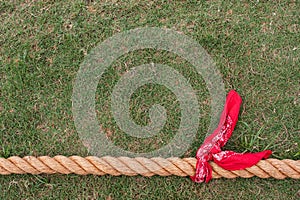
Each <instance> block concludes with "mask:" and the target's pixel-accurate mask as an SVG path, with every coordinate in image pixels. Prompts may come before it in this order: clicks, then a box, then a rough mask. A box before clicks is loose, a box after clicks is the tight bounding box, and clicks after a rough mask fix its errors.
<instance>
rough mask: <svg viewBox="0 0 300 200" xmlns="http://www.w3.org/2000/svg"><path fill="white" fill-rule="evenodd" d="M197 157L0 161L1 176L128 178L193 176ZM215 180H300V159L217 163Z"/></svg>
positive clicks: (55, 157)
mask: <svg viewBox="0 0 300 200" xmlns="http://www.w3.org/2000/svg"><path fill="white" fill-rule="evenodd" d="M196 162H197V160H196V158H176V157H171V158H160V157H155V158H143V157H136V158H129V157H110V156H106V157H95V156H88V157H85V158H84V157H80V156H70V157H66V156H61V155H57V156H54V157H49V156H40V157H34V156H26V157H24V158H20V157H18V156H12V157H9V158H0V174H1V175H8V174H55V173H60V174H71V173H74V174H79V175H87V174H94V175H100V176H102V175H106V174H109V175H113V176H119V175H126V176H136V175H142V176H147V177H149V176H153V175H159V176H169V175H175V176H193V175H194V174H195V166H196ZM210 165H211V166H212V169H213V172H212V176H213V178H221V177H224V178H236V177H242V178H250V177H253V176H257V177H260V178H270V177H273V178H275V179H284V178H287V177H289V178H293V179H300V160H290V159H284V160H277V159H266V160H261V161H259V162H258V163H257V164H256V165H254V166H252V167H250V168H246V169H244V170H234V171H228V170H225V169H223V168H221V167H219V166H218V165H217V164H215V163H214V162H210Z"/></svg>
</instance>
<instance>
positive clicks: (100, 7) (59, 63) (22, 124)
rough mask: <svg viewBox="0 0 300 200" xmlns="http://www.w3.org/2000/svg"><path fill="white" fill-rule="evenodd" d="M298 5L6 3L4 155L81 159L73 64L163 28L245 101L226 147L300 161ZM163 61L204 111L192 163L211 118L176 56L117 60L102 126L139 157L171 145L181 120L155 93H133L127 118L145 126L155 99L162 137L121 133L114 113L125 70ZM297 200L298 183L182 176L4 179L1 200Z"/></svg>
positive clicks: (0, 59) (200, 84) (103, 84)
mask: <svg viewBox="0 0 300 200" xmlns="http://www.w3.org/2000/svg"><path fill="white" fill-rule="evenodd" d="M299 10H300V3H299V2H298V1H278V2H277V3H275V2H274V3H268V2H264V1H249V2H247V3H246V2H244V3H228V2H227V3H225V2H223V1H221V0H214V1H209V2H205V3H198V2H196V1H193V0H190V1H166V2H165V1H145V2H139V1H136V0H131V1H128V2H127V1H126V2H125V1H115V0H114V1H103V2H102V1H94V2H91V3H89V4H87V2H86V1H83V0H82V1H80V0H74V1H50V0H48V1H33V0H26V1H18V0H14V1H1V2H0V15H1V16H0V18H1V20H0V21H1V25H0V157H5V158H7V157H9V156H13V155H18V156H25V155H34V156H41V155H50V156H54V155H58V154H62V155H66V156H69V155H80V156H87V155H89V152H88V151H87V149H86V148H85V146H84V145H83V143H82V141H81V140H80V138H79V136H78V134H77V132H76V129H75V125H74V121H73V116H72V101H71V99H72V90H73V84H74V80H75V78H76V73H77V71H78V70H79V66H80V63H82V61H83V60H84V58H85V55H87V54H88V53H89V52H90V51H91V49H93V47H95V46H97V44H99V43H100V42H102V41H104V40H105V39H106V38H108V37H111V36H113V35H114V34H116V33H119V32H122V31H126V30H130V29H134V28H137V27H161V28H169V29H172V30H176V31H179V32H182V33H184V34H186V35H187V36H189V37H191V38H193V39H195V40H196V41H197V42H199V44H201V45H202V46H203V47H204V48H205V49H206V50H207V52H208V53H209V54H210V55H211V57H212V58H213V59H214V61H215V62H216V66H217V68H218V70H219V71H220V72H221V74H222V77H223V81H224V84H225V89H226V91H229V90H230V89H235V90H237V92H238V93H239V94H240V95H241V96H242V98H243V105H242V108H241V112H240V117H239V121H238V123H237V126H236V129H235V131H234V132H233V136H232V138H231V139H230V140H229V142H228V144H227V145H226V147H225V148H226V149H230V150H234V151H238V152H245V151H247V152H256V151H261V150H264V149H271V150H272V151H273V152H274V153H273V154H272V157H273V158H278V159H283V158H289V159H294V160H298V159H300V127H299V125H300V124H299V113H300V106H299V103H300V85H299V80H300V67H299V66H300V64H299V63H300V56H299V55H300V15H299ZM150 62H154V63H161V64H166V65H169V66H170V67H172V68H174V69H176V70H177V71H179V72H180V74H182V75H183V76H184V77H186V78H187V79H189V82H190V84H191V85H192V87H193V89H194V90H195V91H196V92H197V97H198V100H199V106H200V110H201V118H200V126H199V129H198V133H197V139H196V140H195V141H194V142H193V144H192V146H191V148H190V149H189V150H188V151H187V152H186V154H185V155H184V156H185V157H189V156H194V155H195V152H196V149H197V147H199V146H200V144H201V143H202V141H203V139H204V136H205V133H206V131H207V128H208V124H209V122H210V101H209V93H208V90H207V88H206V85H205V82H204V80H203V78H202V77H201V76H199V75H198V74H197V73H196V72H195V70H194V69H193V66H192V65H191V64H189V63H188V62H186V61H185V60H184V59H183V58H181V57H179V56H177V55H175V54H172V53H168V52H164V51H156V50H139V51H134V52H131V53H128V54H126V55H124V56H122V57H120V58H119V59H117V60H116V61H115V62H114V63H113V65H112V66H111V67H109V69H108V70H107V71H105V73H104V74H103V78H102V79H101V80H100V82H99V84H98V88H97V94H96V109H97V111H98V112H97V118H98V120H99V123H101V125H102V128H103V129H104V130H105V132H106V134H107V137H109V138H110V139H111V141H113V142H114V143H115V144H116V145H118V146H120V147H122V148H124V149H127V150H130V151H136V152H144V151H150V150H153V149H157V148H159V147H161V146H163V144H165V143H168V141H169V140H170V139H171V138H172V136H173V135H174V134H176V130H177V129H178V122H179V120H180V112H178V109H179V104H178V102H176V96H174V94H172V92H170V91H169V90H168V89H166V88H165V87H163V86H158V85H151V84H149V85H146V86H144V87H141V88H139V89H138V90H137V91H135V93H134V94H133V96H132V98H131V102H130V107H131V114H132V118H133V119H134V120H135V121H136V122H137V123H138V124H141V125H146V124H147V122H148V121H149V117H148V110H149V108H150V107H151V106H152V105H153V104H155V103H160V104H161V105H163V106H165V108H166V109H167V110H168V121H167V124H166V126H165V127H164V128H163V130H162V131H161V132H160V133H159V134H158V136H156V137H153V138H150V139H147V140H146V139H137V138H134V137H131V136H128V135H126V134H124V133H123V132H122V131H121V130H120V129H119V128H118V126H117V124H116V122H115V121H114V119H113V116H112V114H111V112H110V109H109V108H110V107H109V105H110V101H111V99H110V94H111V91H112V89H113V87H114V85H115V84H116V83H117V81H118V79H120V77H121V76H122V74H123V73H124V72H126V71H127V70H129V69H131V68H132V67H135V66H138V65H141V64H146V63H150ZM132 198H134V199H289V200H291V199H299V198H300V183H299V180H291V179H285V180H274V179H259V178H250V179H239V178H238V179H234V180H229V179H218V180H212V181H211V182H210V183H208V184H195V183H193V182H192V181H190V179H189V178H180V177H173V176H171V177H157V176H155V177H152V178H145V177H140V176H137V177H123V176H122V177H112V176H103V177H96V176H77V175H68V176H66V175H10V176H0V199H107V200H108V199H132Z"/></svg>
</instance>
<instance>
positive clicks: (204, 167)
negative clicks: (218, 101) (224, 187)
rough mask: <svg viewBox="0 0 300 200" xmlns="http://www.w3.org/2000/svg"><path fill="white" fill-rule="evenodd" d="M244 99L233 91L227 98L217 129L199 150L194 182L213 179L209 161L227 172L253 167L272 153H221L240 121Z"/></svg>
mask: <svg viewBox="0 0 300 200" xmlns="http://www.w3.org/2000/svg"><path fill="white" fill-rule="evenodd" d="M241 103H242V99H241V97H240V96H239V94H238V93H237V92H236V91H234V90H231V91H230V92H229V93H228V95H227V98H226V103H225V106H224V110H223V112H222V115H221V117H220V123H219V125H218V127H217V129H216V130H215V131H214V132H213V133H212V134H211V135H209V136H208V137H207V138H206V139H205V141H204V143H203V144H202V145H201V147H200V148H199V149H198V151H197V154H196V158H197V164H196V173H195V175H194V176H192V177H191V179H192V180H193V181H194V182H197V183H201V182H204V181H205V182H209V180H210V179H211V178H212V168H211V166H210V165H209V163H208V161H211V160H213V161H214V162H215V163H216V164H217V165H219V166H220V167H222V168H224V169H226V170H241V169H245V168H248V167H251V166H253V165H255V164H256V163H258V162H259V161H260V160H261V159H263V158H268V157H269V156H270V155H271V153H272V151H270V150H265V151H262V152H258V153H236V152H233V151H221V147H223V146H224V145H225V144H226V142H227V141H228V139H229V138H230V136H231V134H232V131H233V130H234V127H235V125H236V122H237V120H238V115H239V110H240V105H241Z"/></svg>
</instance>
